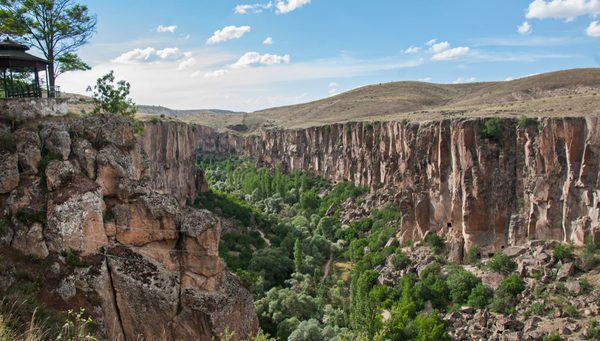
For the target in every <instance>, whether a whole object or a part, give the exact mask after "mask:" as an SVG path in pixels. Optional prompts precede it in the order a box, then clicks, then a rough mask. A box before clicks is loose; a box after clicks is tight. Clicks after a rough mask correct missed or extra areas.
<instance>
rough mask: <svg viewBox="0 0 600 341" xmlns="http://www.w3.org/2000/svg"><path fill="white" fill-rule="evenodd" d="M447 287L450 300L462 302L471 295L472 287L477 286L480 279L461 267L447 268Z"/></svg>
mask: <svg viewBox="0 0 600 341" xmlns="http://www.w3.org/2000/svg"><path fill="white" fill-rule="evenodd" d="M449 272H450V275H449V276H448V288H449V289H450V298H451V299H452V302H454V303H459V304H463V303H465V302H466V301H467V299H468V298H469V295H471V291H472V290H473V288H475V287H477V285H478V284H479V283H481V280H480V279H479V278H477V277H476V276H475V275H473V274H472V273H470V272H469V271H466V270H463V269H462V267H459V268H457V269H454V270H453V269H451V270H449Z"/></svg>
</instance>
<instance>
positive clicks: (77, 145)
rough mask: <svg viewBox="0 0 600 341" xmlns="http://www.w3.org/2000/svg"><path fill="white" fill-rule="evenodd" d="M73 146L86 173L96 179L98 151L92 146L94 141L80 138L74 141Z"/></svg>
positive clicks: (74, 152)
mask: <svg viewBox="0 0 600 341" xmlns="http://www.w3.org/2000/svg"><path fill="white" fill-rule="evenodd" d="M71 148H72V150H73V154H74V155H75V157H76V158H77V161H78V162H79V165H80V166H81V169H83V170H84V173H85V174H86V175H87V176H88V177H89V178H90V179H95V178H96V156H97V155H98V151H97V150H96V149H95V148H94V147H93V146H92V143H91V142H90V141H88V140H86V139H81V138H78V139H75V140H74V141H73V143H72V145H71Z"/></svg>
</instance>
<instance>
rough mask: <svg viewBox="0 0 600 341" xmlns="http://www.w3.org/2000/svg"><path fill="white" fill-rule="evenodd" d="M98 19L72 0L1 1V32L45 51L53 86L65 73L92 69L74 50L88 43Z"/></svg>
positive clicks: (85, 7) (50, 80) (49, 76)
mask: <svg viewBox="0 0 600 341" xmlns="http://www.w3.org/2000/svg"><path fill="white" fill-rule="evenodd" d="M96 22H97V19H96V15H93V14H89V13H88V8H87V6H84V5H79V4H76V3H74V2H73V0H0V32H2V33H3V34H5V35H8V36H10V37H12V38H16V39H17V40H20V41H22V42H23V43H25V44H28V45H32V46H33V47H35V48H37V49H39V50H40V51H42V53H43V54H44V57H45V58H46V59H47V60H48V61H49V62H50V63H51V67H50V68H49V70H48V73H49V74H48V78H49V82H50V86H51V87H53V86H54V81H55V79H56V77H58V76H59V75H60V74H61V73H63V72H66V71H74V70H89V69H90V66H89V65H88V64H86V63H84V62H83V61H82V60H81V59H80V58H79V56H77V55H76V54H75V51H77V49H78V48H80V47H81V46H83V45H85V44H87V43H89V41H90V38H91V36H92V34H94V33H95V32H96Z"/></svg>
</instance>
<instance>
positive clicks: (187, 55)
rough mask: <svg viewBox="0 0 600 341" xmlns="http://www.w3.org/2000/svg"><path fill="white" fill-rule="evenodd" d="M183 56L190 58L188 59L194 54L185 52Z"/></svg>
mask: <svg viewBox="0 0 600 341" xmlns="http://www.w3.org/2000/svg"><path fill="white" fill-rule="evenodd" d="M183 55H184V56H186V57H188V58H190V57H191V56H192V53H191V52H184V53H183Z"/></svg>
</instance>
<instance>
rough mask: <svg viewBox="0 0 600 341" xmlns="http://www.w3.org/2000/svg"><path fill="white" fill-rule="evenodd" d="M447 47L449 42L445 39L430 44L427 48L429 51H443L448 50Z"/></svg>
mask: <svg viewBox="0 0 600 341" xmlns="http://www.w3.org/2000/svg"><path fill="white" fill-rule="evenodd" d="M449 48H450V43H448V42H447V41H445V42H443V43H439V44H434V45H432V46H431V48H430V49H429V52H433V53H440V52H444V51H446V50H448V49H449Z"/></svg>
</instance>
